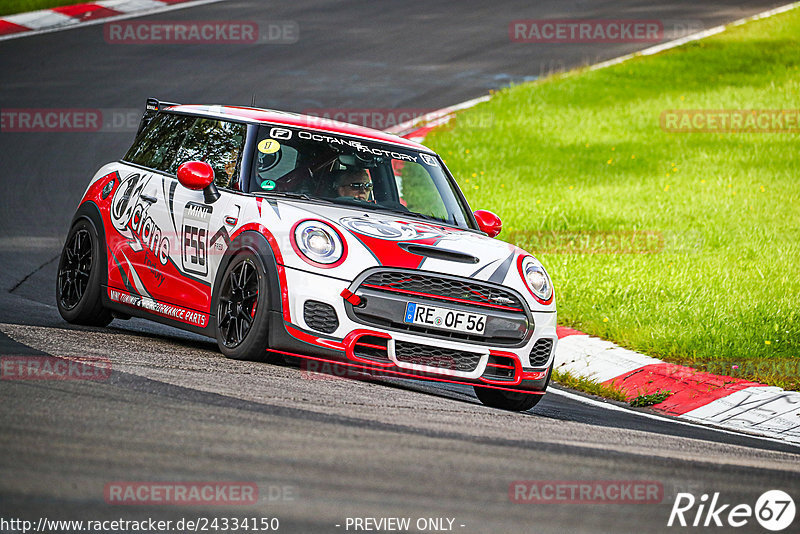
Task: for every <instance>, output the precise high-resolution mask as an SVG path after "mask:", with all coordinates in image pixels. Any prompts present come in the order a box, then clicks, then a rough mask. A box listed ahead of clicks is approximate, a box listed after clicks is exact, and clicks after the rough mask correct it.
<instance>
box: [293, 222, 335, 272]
mask: <svg viewBox="0 0 800 534" xmlns="http://www.w3.org/2000/svg"><path fill="white" fill-rule="evenodd" d="M294 243H295V245H296V246H297V249H296V250H297V251H298V252H299V253H300V254H301V257H302V256H305V258H307V259H309V260H311V261H312V262H314V263H321V264H323V265H331V264H333V263H336V262H337V261H339V260H340V259H342V254H343V253H344V244H343V243H342V239H341V237H339V234H338V233H337V232H336V230H334V229H333V228H331V227H330V226H328V225H327V224H325V223H323V222H320V221H303V222H301V223H300V224H298V225H297V226H296V227H295V229H294Z"/></svg>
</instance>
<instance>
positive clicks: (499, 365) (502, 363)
mask: <svg viewBox="0 0 800 534" xmlns="http://www.w3.org/2000/svg"><path fill="white" fill-rule="evenodd" d="M515 368H516V367H515V365H514V360H513V359H512V358H509V357H508V356H495V355H494V354H493V355H491V356H489V361H488V362H487V363H486V371H484V372H483V378H489V379H491V380H507V381H509V382H513V381H514V370H515Z"/></svg>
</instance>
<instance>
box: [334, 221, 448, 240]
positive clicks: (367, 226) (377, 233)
mask: <svg viewBox="0 0 800 534" xmlns="http://www.w3.org/2000/svg"><path fill="white" fill-rule="evenodd" d="M339 223H340V224H341V225H342V226H344V227H345V228H347V229H348V230H350V231H351V232H354V233H356V234H361V235H366V236H369V237H376V238H378V239H386V240H388V241H406V240H419V239H430V238H436V237H442V236H444V235H445V234H444V232H442V231H441V230H440V229H438V228H435V227H433V226H429V225H427V224H422V223H410V222H405V221H396V220H392V219H375V218H372V217H370V218H369V219H367V218H365V217H343V218H341V219H339Z"/></svg>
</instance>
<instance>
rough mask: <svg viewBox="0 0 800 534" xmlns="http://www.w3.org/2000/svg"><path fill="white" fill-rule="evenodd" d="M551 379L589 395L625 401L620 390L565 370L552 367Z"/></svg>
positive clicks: (625, 398)
mask: <svg viewBox="0 0 800 534" xmlns="http://www.w3.org/2000/svg"><path fill="white" fill-rule="evenodd" d="M553 380H555V381H556V382H558V383H559V384H561V385H562V386H564V387H567V388H570V389H576V390H578V391H583V392H584V393H589V394H590V395H596V396H598V397H604V398H606V399H613V400H617V401H620V402H627V397H626V396H625V394H624V393H622V392H621V391H619V390H617V389H614V388H612V387H610V386H606V385H603V384H601V383H599V382H596V381H594V380H589V379H588V378H583V377H578V376H575V375H573V374H570V373H568V372H566V371H559V370H558V369H553Z"/></svg>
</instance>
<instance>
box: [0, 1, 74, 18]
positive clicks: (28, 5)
mask: <svg viewBox="0 0 800 534" xmlns="http://www.w3.org/2000/svg"><path fill="white" fill-rule="evenodd" d="M82 3H84V2H76V1H75V0H5V1H4V2H2V3H0V15H13V14H14V13H25V12H27V11H36V10H38V9H47V8H50V7H59V6H71V5H74V4H82Z"/></svg>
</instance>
